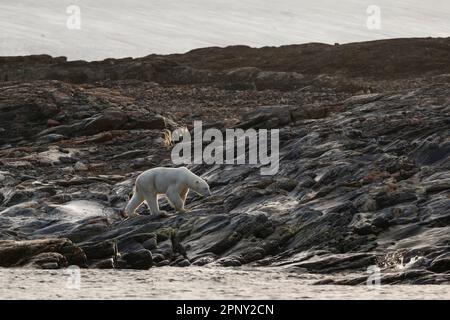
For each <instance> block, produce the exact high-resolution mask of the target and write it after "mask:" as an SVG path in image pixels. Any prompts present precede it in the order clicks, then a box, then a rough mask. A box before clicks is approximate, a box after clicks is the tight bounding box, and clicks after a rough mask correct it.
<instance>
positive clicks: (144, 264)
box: [122, 249, 153, 270]
mask: <svg viewBox="0 0 450 320" xmlns="http://www.w3.org/2000/svg"><path fill="white" fill-rule="evenodd" d="M122 259H123V260H125V261H126V262H127V263H128V264H129V265H130V266H131V268H133V269H143V270H146V269H149V268H150V267H152V266H153V258H152V253H151V252H150V251H149V250H146V249H142V250H138V251H133V252H128V253H125V254H124V255H123V256H122Z"/></svg>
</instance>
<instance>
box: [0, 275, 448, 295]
mask: <svg viewBox="0 0 450 320" xmlns="http://www.w3.org/2000/svg"><path fill="white" fill-rule="evenodd" d="M78 271H79V272H80V273H79V277H77V272H78ZM322 278H323V276H318V275H300V274H293V273H289V272H287V271H284V270H280V269H277V268H251V269H250V268H218V267H189V268H175V267H162V268H154V269H150V270H148V271H137V270H91V269H90V270H87V269H81V270H79V269H66V270H33V269H1V268H0V299H345V300H348V299H450V285H416V286H410V285H381V286H378V287H373V286H372V287H368V286H365V285H362V286H335V285H312V283H313V282H315V281H317V280H320V279H322ZM78 280H79V281H78Z"/></svg>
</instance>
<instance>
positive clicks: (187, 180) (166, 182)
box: [122, 167, 211, 217]
mask: <svg viewBox="0 0 450 320" xmlns="http://www.w3.org/2000/svg"><path fill="white" fill-rule="evenodd" d="M189 189H192V190H193V191H194V192H196V193H198V194H199V195H201V196H209V195H211V191H210V190H209V185H208V183H207V182H206V181H205V180H203V179H202V178H200V177H199V176H197V175H196V174H194V173H192V172H191V171H190V170H189V169H188V168H186V167H179V168H164V167H158V168H153V169H150V170H147V171H144V172H143V173H141V174H140V175H139V176H138V177H137V178H136V183H135V185H134V192H133V196H132V197H131V199H130V201H129V202H128V204H127V206H126V207H125V210H124V212H123V213H122V215H123V217H128V216H135V215H137V214H136V213H135V211H136V209H137V208H138V207H139V206H140V205H141V204H142V202H144V201H145V202H146V203H147V206H148V208H149V209H150V212H151V214H160V213H161V211H160V210H159V206H158V195H160V194H165V195H166V197H167V199H168V200H169V202H170V204H171V205H172V206H173V207H174V208H175V209H176V210H177V211H178V212H181V213H183V212H185V210H184V202H185V201H186V196H187V194H188V192H189Z"/></svg>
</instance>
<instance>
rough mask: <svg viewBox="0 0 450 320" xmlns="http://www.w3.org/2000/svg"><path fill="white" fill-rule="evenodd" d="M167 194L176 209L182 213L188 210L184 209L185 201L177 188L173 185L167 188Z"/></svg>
mask: <svg viewBox="0 0 450 320" xmlns="http://www.w3.org/2000/svg"><path fill="white" fill-rule="evenodd" d="M166 196H167V198H168V199H169V201H170V203H171V204H172V205H173V206H174V208H175V210H177V211H178V212H180V213H184V212H186V210H184V201H183V200H182V198H181V196H180V194H179V190H178V189H177V188H175V187H173V188H170V189H169V190H167V193H166Z"/></svg>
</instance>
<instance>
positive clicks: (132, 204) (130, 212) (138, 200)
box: [124, 190, 144, 218]
mask: <svg viewBox="0 0 450 320" xmlns="http://www.w3.org/2000/svg"><path fill="white" fill-rule="evenodd" d="M142 202H144V198H143V197H142V195H140V194H139V192H137V191H136V190H135V191H134V194H133V196H132V197H131V199H130V201H129V202H128V204H127V206H126V207H125V215H124V217H125V218H126V217H128V216H135V215H136V213H135V211H136V209H137V208H138V207H139V206H140V205H141V204H142Z"/></svg>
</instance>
